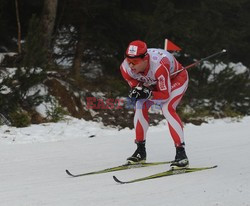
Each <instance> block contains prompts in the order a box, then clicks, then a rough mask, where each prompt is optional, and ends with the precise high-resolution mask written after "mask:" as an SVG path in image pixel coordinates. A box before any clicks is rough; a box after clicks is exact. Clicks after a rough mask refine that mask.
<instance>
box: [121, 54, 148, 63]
mask: <svg viewBox="0 0 250 206" xmlns="http://www.w3.org/2000/svg"><path fill="white" fill-rule="evenodd" d="M146 55H147V52H146V53H144V54H141V55H138V56H133V57H131V56H128V55H125V56H126V60H127V62H128V64H133V65H136V64H139V63H141V62H142V60H143V58H144V57H145V56H146Z"/></svg>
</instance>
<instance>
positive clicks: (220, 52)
mask: <svg viewBox="0 0 250 206" xmlns="http://www.w3.org/2000/svg"><path fill="white" fill-rule="evenodd" d="M225 52H227V50H226V49H222V50H221V51H219V52H216V53H214V54H211V55H210V56H207V57H205V58H202V59H200V60H198V61H196V62H194V63H192V64H190V65H188V66H185V67H183V68H182V69H181V70H178V71H176V72H174V73H172V74H171V75H175V74H177V73H179V72H181V71H183V70H185V69H189V68H191V67H194V66H196V65H198V64H200V63H201V62H204V61H206V60H208V59H211V58H212V57H215V56H217V55H219V54H222V53H225Z"/></svg>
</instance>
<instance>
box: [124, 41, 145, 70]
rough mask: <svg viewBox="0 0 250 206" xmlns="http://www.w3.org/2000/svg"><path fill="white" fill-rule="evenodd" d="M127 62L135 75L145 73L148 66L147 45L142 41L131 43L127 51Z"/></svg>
mask: <svg viewBox="0 0 250 206" xmlns="http://www.w3.org/2000/svg"><path fill="white" fill-rule="evenodd" d="M125 55H126V60H127V62H128V64H129V66H130V67H131V69H132V71H133V72H135V73H139V72H143V71H144V69H145V68H146V66H147V62H148V59H149V58H148V53H147V44H146V43H145V42H143V41H141V40H135V41H132V42H130V44H129V45H128V48H127V50H126V54H125Z"/></svg>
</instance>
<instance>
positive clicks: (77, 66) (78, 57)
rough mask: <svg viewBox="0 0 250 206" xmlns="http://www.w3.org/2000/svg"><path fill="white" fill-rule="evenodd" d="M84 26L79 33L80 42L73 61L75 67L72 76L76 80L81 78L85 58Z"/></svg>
mask: <svg viewBox="0 0 250 206" xmlns="http://www.w3.org/2000/svg"><path fill="white" fill-rule="evenodd" d="M83 37H84V26H83V24H81V25H80V28H79V32H78V41H77V44H76V50H75V56H74V60H73V66H72V71H71V74H72V76H73V77H74V78H75V79H76V80H79V77H80V70H81V63H82V58H83V51H84V38H83Z"/></svg>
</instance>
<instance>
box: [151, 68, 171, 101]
mask: <svg viewBox="0 0 250 206" xmlns="http://www.w3.org/2000/svg"><path fill="white" fill-rule="evenodd" d="M155 78H156V80H157V84H156V90H155V91H153V92H152V93H153V97H152V100H167V99H168V98H169V93H170V91H171V82H170V76H169V69H168V68H167V67H166V66H163V65H161V66H160V67H159V68H158V69H157V71H156V73H155Z"/></svg>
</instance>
